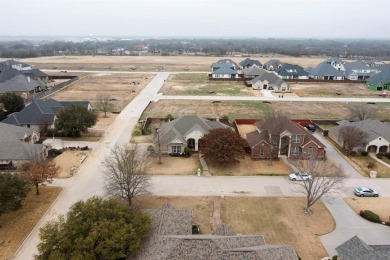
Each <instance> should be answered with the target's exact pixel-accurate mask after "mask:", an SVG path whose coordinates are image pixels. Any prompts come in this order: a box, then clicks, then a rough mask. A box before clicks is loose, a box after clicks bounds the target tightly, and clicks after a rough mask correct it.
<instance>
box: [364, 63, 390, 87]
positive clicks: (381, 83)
mask: <svg viewBox="0 0 390 260" xmlns="http://www.w3.org/2000/svg"><path fill="white" fill-rule="evenodd" d="M366 85H367V87H368V88H369V89H371V90H376V91H383V90H390V67H387V68H386V69H384V70H382V71H381V72H379V73H378V74H375V75H372V76H371V77H369V78H368V79H367V81H366Z"/></svg>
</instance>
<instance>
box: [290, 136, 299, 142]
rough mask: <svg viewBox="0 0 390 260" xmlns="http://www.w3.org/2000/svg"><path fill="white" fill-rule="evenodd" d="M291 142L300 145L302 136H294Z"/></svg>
mask: <svg viewBox="0 0 390 260" xmlns="http://www.w3.org/2000/svg"><path fill="white" fill-rule="evenodd" d="M291 141H292V142H293V143H300V142H301V136H300V135H293V136H292V138H291Z"/></svg>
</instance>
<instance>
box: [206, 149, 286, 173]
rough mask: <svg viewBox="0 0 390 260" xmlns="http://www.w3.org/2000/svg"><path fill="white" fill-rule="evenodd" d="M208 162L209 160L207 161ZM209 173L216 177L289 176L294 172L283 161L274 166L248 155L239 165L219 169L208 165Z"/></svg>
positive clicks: (278, 161)
mask: <svg viewBox="0 0 390 260" xmlns="http://www.w3.org/2000/svg"><path fill="white" fill-rule="evenodd" d="M206 161H207V160H206ZM208 167H209V172H210V173H212V174H213V175H214V176H246V175H249V176H253V175H267V176H274V175H275V176H284V175H285V176H287V175H288V174H290V173H291V172H292V169H290V167H288V166H287V165H286V164H285V163H284V162H283V160H274V161H273V162H272V166H270V165H269V160H252V159H251V158H250V156H249V155H248V154H245V158H244V159H241V160H240V163H239V164H236V165H232V166H229V167H217V166H214V165H211V164H210V163H208Z"/></svg>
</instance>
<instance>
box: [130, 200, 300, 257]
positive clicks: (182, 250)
mask: <svg viewBox="0 0 390 260" xmlns="http://www.w3.org/2000/svg"><path fill="white" fill-rule="evenodd" d="M150 215H151V219H152V221H151V223H152V225H151V235H150V237H149V239H148V240H147V241H146V242H145V243H144V246H143V248H142V249H141V251H140V252H139V253H138V255H137V256H136V257H135V258H136V259H177V260H178V259H287V260H288V259H291V260H292V259H294V260H296V259H298V257H297V255H296V253H295V250H294V248H293V247H292V246H288V245H287V246H285V245H277V246H274V245H267V244H265V241H264V238H263V237H262V236H260V235H236V234H235V233H234V232H232V231H231V230H230V229H229V228H228V227H227V226H222V227H221V226H220V227H218V228H217V230H216V231H215V233H216V234H213V235H209V234H206V235H205V234H202V235H192V234H191V225H192V213H191V211H189V210H176V209H174V208H173V207H171V206H169V205H164V206H163V207H162V208H161V209H158V210H153V211H150ZM181 223H184V225H185V227H184V226H183V227H179V225H181ZM164 227H165V228H164ZM161 229H164V231H163V232H162V231H161ZM180 232H182V234H180Z"/></svg>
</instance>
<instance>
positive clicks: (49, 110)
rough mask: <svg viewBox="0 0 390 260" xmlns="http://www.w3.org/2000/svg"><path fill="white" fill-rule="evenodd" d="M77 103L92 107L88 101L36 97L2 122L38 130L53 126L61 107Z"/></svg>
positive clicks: (88, 107)
mask: <svg viewBox="0 0 390 260" xmlns="http://www.w3.org/2000/svg"><path fill="white" fill-rule="evenodd" d="M71 105H78V106H82V107H85V108H87V109H89V110H91V109H92V107H91V105H90V103H89V102H88V101H75V102H73V101H70V102H68V101H57V100H54V99H47V100H41V99H36V100H34V101H32V102H31V104H29V105H27V106H26V107H25V108H24V109H22V110H21V111H19V112H15V113H12V114H10V115H8V117H7V118H6V119H4V120H3V121H2V123H6V124H11V125H16V126H22V127H26V128H31V129H33V130H35V131H38V132H39V131H40V129H41V127H42V126H43V125H44V126H48V128H49V129H53V128H54V121H55V115H56V113H57V111H58V110H59V109H61V108H64V107H67V106H71Z"/></svg>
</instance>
